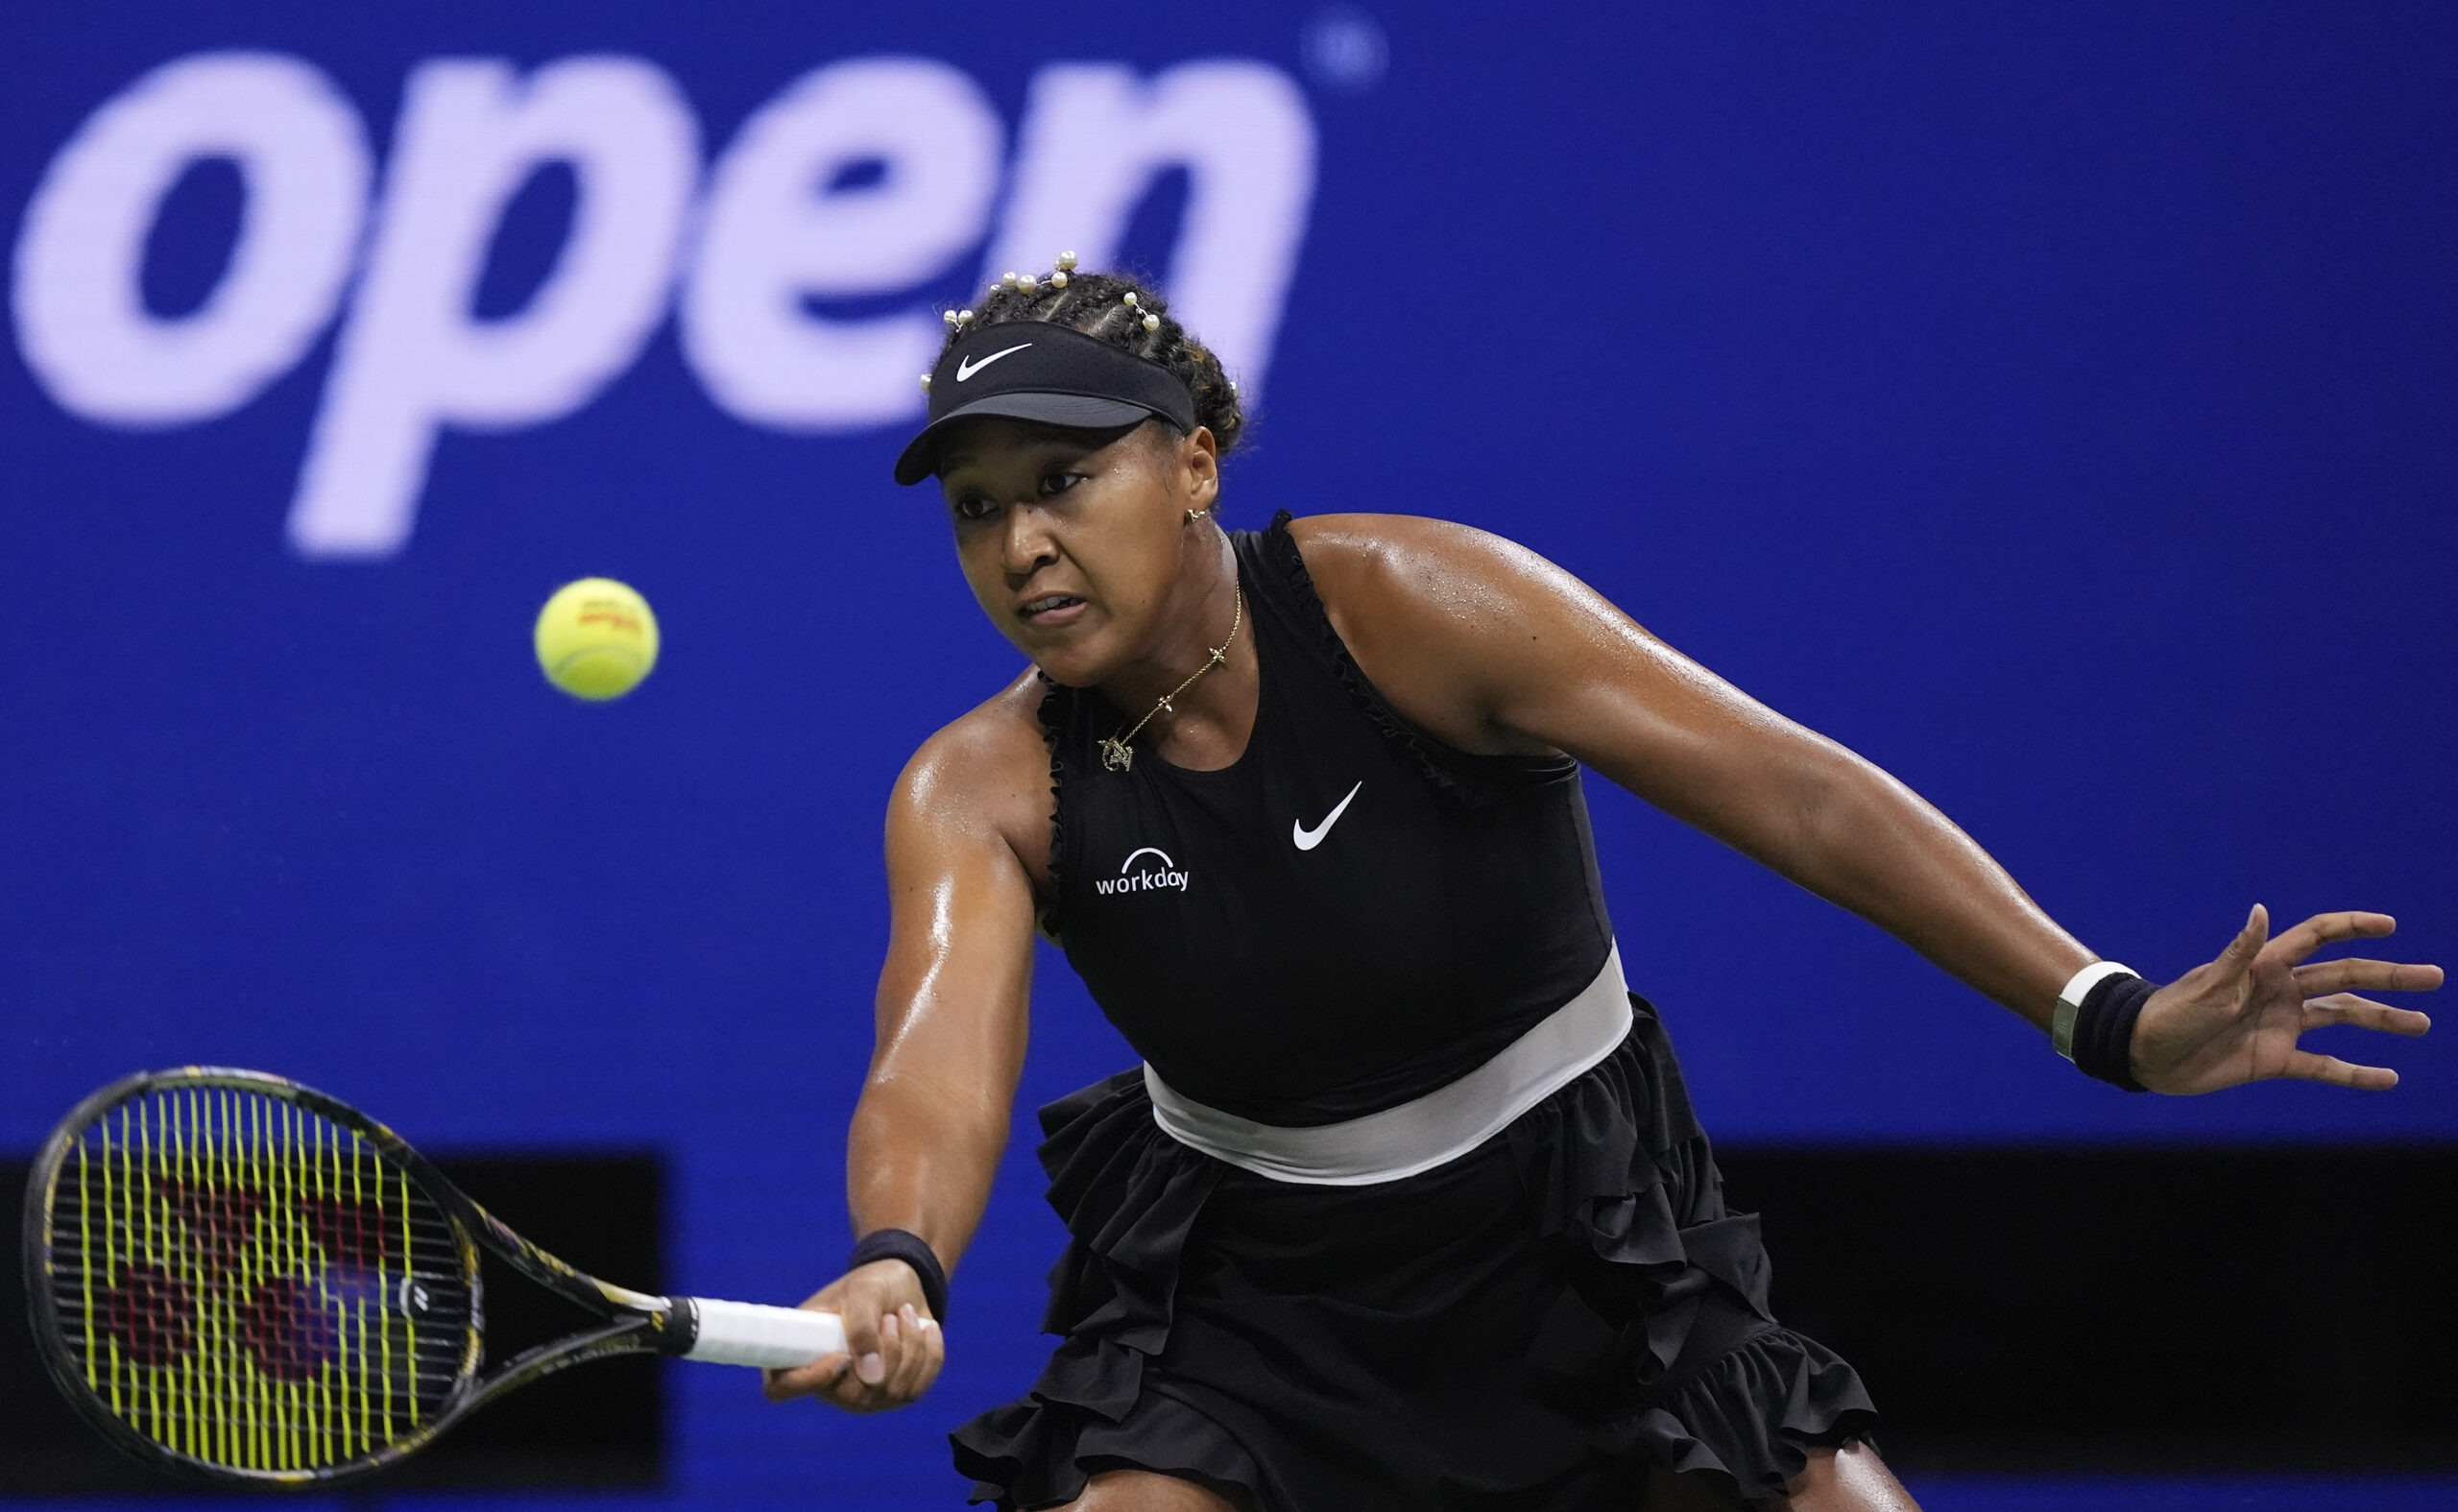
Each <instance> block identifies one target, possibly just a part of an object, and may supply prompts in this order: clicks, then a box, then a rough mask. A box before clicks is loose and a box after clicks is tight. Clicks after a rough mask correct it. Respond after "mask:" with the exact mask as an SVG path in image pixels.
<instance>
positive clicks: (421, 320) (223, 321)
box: [11, 52, 1315, 558]
mask: <svg viewBox="0 0 2458 1512" xmlns="http://www.w3.org/2000/svg"><path fill="white" fill-rule="evenodd" d="M702 147H703V144H702V141H701V130H700V122H699V119H698V117H697V115H696V114H695V113H694V111H693V109H692V108H691V105H690V102H689V101H687V99H686V98H685V97H684V95H683V92H682V90H681V88H680V87H679V86H678V85H677V84H676V83H675V82H674V80H673V79H672V78H671V77H670V76H669V75H668V74H667V73H666V72H665V71H664V70H663V69H662V68H660V67H659V66H658V65H657V64H655V63H653V62H650V61H648V60H644V59H639V58H624V57H611V56H590V57H577V58H566V59H562V60H557V61H553V62H549V63H546V64H544V65H543V66H542V67H539V68H536V69H533V70H530V71H528V72H523V71H522V70H521V69H520V68H518V66H517V65H515V64H514V63H512V62H511V61H509V60H502V59H492V58H446V59H436V60H429V61H426V62H422V63H420V64H418V65H417V66H416V67H414V68H412V69H411V70H410V74H409V78H408V80H407V82H406V84H405V85H404V87H403V92H402V102H401V111H400V116H399V118H398V121H397V122H396V123H395V125H394V129H393V135H392V142H391V146H390V150H389V155H388V156H386V158H385V159H384V160H383V161H382V163H381V164H380V165H379V164H378V162H377V160H376V158H375V156H374V153H373V152H372V150H371V148H370V145H369V133H368V130H367V123H366V122H365V121H364V120H363V119H362V117H361V116H360V113H359V111H358V110H357V109H356V108H355V107H354V106H353V105H352V104H351V103H350V101H349V99H348V98H347V97H346V96H345V95H344V94H343V93H342V91H341V90H340V88H339V87H338V86H337V85H336V84H334V83H333V81H332V80H331V79H330V78H329V77H327V76H326V75H325V72H324V71H323V70H322V69H320V68H318V67H317V66H316V65H315V64H313V63H311V62H309V61H307V60H303V59H300V58H295V57H291V56H288V55H284V54H278V53H270V52H217V53H204V54H198V55H195V56H192V57H187V58H181V59H178V60H173V61H171V62H168V63H165V64H163V65H161V66H160V67H158V68H157V69H155V70H154V71H153V72H151V73H149V74H147V75H145V76H144V77H143V78H140V79H138V80H137V81H136V82H135V83H134V84H131V85H130V86H129V87H128V88H127V89H125V90H124V91H122V92H121V93H120V94H118V95H117V96H115V97H113V98H111V99H110V100H108V101H106V102H105V103H104V104H103V105H102V106H101V107H100V108H97V109H96V110H95V111H94V113H93V114H92V115H91V116H89V117H87V118H86V120H85V121H84V124H83V125H82V126H81V127H80V128H79V129H78V130H77V132H75V133H74V134H73V135H72V136H71V137H70V138H69V139H68V140H67V142H66V143H65V144H64V145H62V146H61V147H60V151H59V153H58V154H57V155H56V156H54V157H53V158H52V160H51V163H50V165H49V167H48V168H47V169H46V171H45V173H44V175H43V178H42V180H41V182H40V184H39V185H38V186H37V187H36V191H35V194H34V197H33V198H32V200H31V201H30V202H29V203H28V204H27V207H26V214H25V217H24V221H23V225H22V229H21V231H20V234H19V236H18V240H17V245H16V250H15V262H14V268H13V274H12V297H11V309H12V316H13V319H14V324H15V332H16V339H17V346H18V348H19V350H20V352H21V353H22V354H23V355H24V357H25V360H26V364H27V366H28V367H29V368H30V369H31V370H32V371H33V372H34V375H35V377H36V380H37V381H38V382H39V383H40V384H41V385H42V387H43V389H44V391H45V392H46V393H48V394H49V395H50V396H51V397H52V398H53V399H54V400H55V401H56V402H57V403H59V405H60V407H61V408H62V409H64V410H66V411H68V412H69V413H70V414H73V415H76V416H78V417H80V418H82V419H84V420H89V421H92V422H94V423H97V424H102V425H109V426H116V427H124V428H131V429H153V428H162V427H168V426H176V425H186V424H193V423H197V422H201V421H206V420H215V419H217V418H219V417H221V416H224V415H228V414H229V413H230V412H232V411H234V410H236V409H238V408H240V407H241V406H243V405H245V404H247V403H249V402H250V401H251V400H253V399H254V398H255V397H256V396H258V395H260V394H262V393H263V392H264V391H265V390H266V389H267V388H268V387H270V386H271V385H272V384H274V383H275V382H276V381H277V380H278V379H279V378H280V377H281V376H282V375H283V374H284V373H286V372H289V371H291V370H292V369H293V368H294V367H296V366H297V365H298V364H299V363H300V362H301V360H302V359H303V358H305V356H306V355H307V353H308V351H309V350H310V349H311V348H313V347H314V346H315V345H316V343H317V342H318V341H319V340H320V339H321V338H322V336H323V335H324V333H325V330H326V329H327V328H328V327H332V326H334V324H336V322H338V336H337V339H336V341H335V344H334V349H333V359H332V367H331V370H330V372H328V374H327V375H326V377H325V389H324V396H323V399H322V401H321V403H320V404H319V406H318V409H317V413H316V418H315V420H314V422H313V424H312V426H311V427H310V430H309V433H308V435H307V437H306V439H305V447H304V452H303V455H302V458H301V466H300V471H299V478H298V483H297V487H296V490H295V492H294V493H293V496H292V499H291V504H290V510H289V516H288V527H287V528H288V534H289V539H290V541H291V543H292V545H293V546H294V547H296V548H297V549H298V550H299V551H300V552H301V554H302V555H305V556H308V557H311V558H353V557H355V558H380V557H387V556H391V555H393V554H394V553H396V552H398V551H399V550H400V549H401V548H402V547H403V546H404V545H405V544H406V543H407V542H408V540H409V539H410V535H411V531H412V529H413V527H414V525H415V523H416V520H417V514H418V508H419V501H420V495H421V493H422V492H423V490H424V487H425V481H426V474H427V467H428V463H429V460H430V458H431V456H432V454H433V452H434V448H435V444H436V441H437V439H438V438H439V437H440V436H441V435H442V434H443V433H444V432H445V431H446V430H448V429H449V430H461V431H506V430H515V429H519V428H522V427H525V426H532V425H540V424H543V423H546V422H548V421H551V420H559V419H562V418H563V417H565V416H567V415H570V414H572V413H573V412H575V411H577V410H579V409H581V408H582V407H584V406H586V405H587V404H589V403H590V401H591V400H592V399H594V398H595V397H596V396H598V395H599V394H600V393H602V392H604V390H605V389H606V387H607V386H608V385H609V384H611V383H613V382H614V379H615V378H617V377H618V376H620V375H621V374H622V373H623V372H625V371H626V370H627V369H628V368H629V367H630V366H631V365H632V364H633V363H634V361H636V360H637V359H638V358H639V354H640V351H641V348H643V347H644V346H645V345H646V344H647V343H648V341H649V339H650V337H651V336H652V335H654V334H655V332H656V331H657V330H658V328H659V327H660V326H661V325H662V324H663V322H664V320H665V318H666V316H667V314H668V313H669V311H670V312H671V313H672V315H673V316H674V319H675V322H676V326H677V333H678V335H679V337H680V346H681V348H682V352H683V356H684V360H685V361H686V362H687V364H688V365H689V367H690V369H691V372H693V374H694V375H695V376H696V377H697V378H698V380H699V383H700V387H701V389H702V391H703V392H704V393H705V394H706V395H707V396H708V397H709V398H710V400H711V402H712V403H714V404H715V405H716V406H717V407H718V408H720V409H722V410H724V411H725V412H727V413H728V414H730V415H733V416H735V417H736V418H737V419H739V420H743V421H745V422H746V423H749V424H753V425H758V426H761V427H765V428H769V429H776V430H785V431H801V432H818V433H826V432H845V431H856V430H865V429H870V428H874V427H880V426H888V425H899V424H904V423H907V422H910V421H911V420H915V419H917V418H918V417H919V416H920V415H921V413H922V409H923V404H922V395H921V393H920V390H919V389H918V387H917V386H916V385H915V383H914V377H915V375H916V374H918V373H920V372H924V371H925V370H927V369H928V367H929V365H930V363H931V361H932V360H933V359H934V358H935V357H936V355H937V353H938V349H939V345H940V341H941V338H942V336H943V334H944V327H943V325H942V324H941V323H940V320H939V317H938V313H937V312H936V311H935V310H933V309H930V308H928V307H926V305H925V304H924V302H923V300H922V299H921V297H920V294H919V293H918V290H919V289H920V287H921V286H922V285H924V284H926V283H928V282H930V281H932V280H936V279H940V278H943V277H946V276H949V275H951V274H952V273H954V272H956V271H958V270H959V269H960V267H962V266H963V265H964V264H966V263H967V262H969V261H971V260H972V259H975V258H979V259H980V260H979V262H978V263H977V264H976V267H977V268H978V269H979V270H981V271H983V272H984V273H985V274H986V275H987V276H991V277H995V276H997V274H998V273H999V272H1000V271H1002V270H1005V269H1011V268H1012V269H1028V268H1039V267H1044V266H1047V265H1048V261H1049V259H1050V258H1051V257H1052V256H1053V255H1054V254H1055V253H1056V252H1058V251H1059V250H1060V249H1062V248H1069V249H1072V250H1074V251H1075V252H1078V253H1079V254H1080V255H1081V256H1082V257H1083V259H1084V261H1085V263H1086V264H1087V265H1088V266H1091V267H1096V268H1098V267H1102V266H1104V265H1105V264H1106V263H1107V262H1108V261H1109V260H1110V258H1111V257H1112V255H1113V253H1114V252H1115V251H1116V249H1117V248H1118V246H1119V244H1120V242H1121V238H1122V237H1123V235H1124V234H1125V230H1126V223H1127V221H1128V219H1129V217H1130V216H1131V215H1132V213H1133V211H1134V209H1135V206H1136V205H1137V204H1138V202H1139V201H1140V200H1141V199H1142V198H1143V196H1144V195H1145V192H1146V191H1147V190H1148V189H1149V187H1150V186H1151V184H1152V182H1153V181H1154V180H1155V179H1157V178H1158V177H1159V176H1160V175H1162V174H1164V173H1168V172H1171V171H1174V170H1180V169H1183V170H1184V171H1185V172H1186V174H1187V180H1188V195H1187V202H1186V210H1185V214H1184V218H1183V222H1182V224H1181V227H1180V229H1179V233H1178V237H1177V241H1176V244H1175V246H1174V248H1173V249H1172V251H1171V252H1170V254H1169V259H1168V264H1167V266H1166V268H1165V269H1164V270H1163V271H1162V275H1163V281H1164V282H1165V283H1166V284H1167V286H1168V288H1169V292H1170V296H1171V299H1172V300H1173V302H1174V305H1175V308H1176V310H1177V313H1178V314H1179V315H1181V316H1182V317H1183V318H1184V319H1185V320H1186V322H1187V324H1189V325H1190V326H1192V327H1193V328H1194V329H1196V330H1199V331H1201V332H1203V333H1204V337H1205V340H1206V341H1207V342H1209V343H1210V344H1211V345H1212V347H1213V348H1214V349H1215V350H1216V351H1217V352H1218V353H1219V355H1220V358H1221V360H1222V363H1223V365H1224V366H1225V367H1226V368H1227V369H1228V371H1229V372H1230V373H1231V374H1232V375H1233V376H1235V377H1236V378H1237V379H1238V381H1239V383H1240V385H1241V391H1242V392H1243V393H1244V394H1246V395H1247V396H1248V397H1249V399H1250V400H1251V398H1252V397H1253V396H1255V395H1256V394H1257V393H1258V392H1259V391H1260V389H1261V386H1262V383H1263V377H1264V368H1265V359H1266V357H1267V356H1268V354H1269V352H1270V349H1271V344H1272V337H1273V334H1274V332H1275V330H1276V329H1277V327H1278V325H1279V323H1280V315H1281V307H1282V302H1283V299H1284V297H1285V294H1286V292H1287V289H1288V285H1289V275H1290V271H1291V267H1292V264H1293V262H1294V260H1295V257H1296V252H1297V247H1298V243H1299V240H1300V239H1301V237H1302V236H1303V233H1304V230H1305V223H1306V217H1307V212H1308V209H1309V206H1310V204H1311V203H1312V200H1313V188H1314V155H1315V133H1314V125H1313V116H1312V115H1311V113H1310V112H1309V110H1308V108H1307V104H1306V99H1305V96H1304V95H1303V93H1302V92H1301V91H1300V90H1299V89H1298V87H1297V85H1296V84H1294V83H1293V82H1292V81H1291V80H1290V79H1289V77H1288V76H1287V75H1286V74H1284V73H1282V72H1280V71H1279V70H1278V69H1275V68H1272V67H1270V66H1268V65H1266V64H1264V63H1260V62H1255V61H1251V60H1238V59H1221V60H1197V61H1191V62H1185V63H1181V64H1178V65H1177V66H1175V67H1172V68H1169V69H1165V70H1163V71H1161V72H1159V73H1156V74H1151V75H1144V74H1141V73H1139V72H1137V71H1136V70H1135V69H1133V68H1130V67H1127V66H1124V65H1122V64H1111V63H1053V64H1050V65H1048V66H1047V67H1045V68H1043V69H1042V70H1041V71H1040V72H1039V73H1038V74H1036V75H1035V76H1034V78H1033V81H1032V84H1031V87H1030V89H1029V90H1028V91H1027V94H1026V97H1025V103H1024V110H1023V113H1022V119H1021V121H1020V122H1019V124H1018V125H1017V128H1016V130H1015V132H1014V135H1013V140H1012V142H1011V141H1010V137H1009V132H1008V129H1007V123H1006V122H1005V121H1003V120H1002V119H1001V118H1000V114H999V112H998V111H997V109H996V108H994V107H993V106H992V104H991V103H990V100H989V99H988V97H987V96H986V95H985V94H984V93H983V92H982V89H981V86H980V85H979V84H976V82H975V81H974V80H973V79H972V78H971V77H970V76H969V75H967V74H965V73H964V72H962V71H961V70H959V69H957V68H954V67H952V66H951V65H949V64H947V63H944V62H939V61H936V60H929V59H923V58H909V57H899V58H860V59H850V60H842V61H837V62H831V63H829V64H827V65H825V66H823V67H819V68H815V69H813V70H811V71H810V72H808V73H807V74H804V75H803V76H802V77H801V78H799V79H796V80H794V81H793V82H792V83H790V84H786V85H785V87H784V88H783V90H782V91H780V92H779V93H778V94H777V95H776V96H775V97H774V98H772V99H771V100H769V101H768V103H767V104H765V105H763V106H761V107H759V108H758V109H756V110H754V111H753V112H752V113H751V115H750V117H749V118H748V119H746V120H745V121H744V122H743V124H742V126H741V127H740V129H739V130H737V131H736V132H735V134H734V137H733V139H732V140H731V141H730V142H728V143H726V144H725V145H724V146H723V147H722V148H721V149H720V150H718V151H716V152H715V153H713V154H712V155H711V156H710V157H709V159H708V160H707V161H705V162H704V158H703V151H702ZM208 160H222V161H227V162H229V163H230V164H232V165H234V166H235V167H236V169H237V170H238V174H239V178H240V181H241V183H242V185H243V188H244V193H245V207H244V210H243V213H242V215H241V217H240V227H239V230H238V233H237V237H236V240H235V243H234V245H233V247H232V249H231V252H230V256H229V265H228V267H227V269H226V270H225V271H224V273H223V274H222V276H221V280H220V282H219V283H218V284H217V285H216V286H215V287H214V289H213V290H212V292H211V293H210V294H209V295H208V296H207V297H206V298H205V301H204V302H203V303H202V304H201V305H199V306H198V307H197V308H196V309H195V310H194V311H192V312H190V313H188V314H185V315H181V316H177V317H164V316H160V315H157V314H156V313H154V312H152V311H150V310H149V309H148V308H147V307H146V303H145V300H144V297H143V293H142V288H141V281H140V280H141V275H142V272H143V262H144V257H145V245H146V240H147V237H148V235H149V233H150V232H151V231H152V229H153V228H154V225H155V223H156V221H157V219H158V217H159V215H160V213H161V208H162V204H163V201H164V199H165V197H166V196H167V195H168V194H169V193H170V192H171V190H172V188H173V187H174V186H175V185H176V184H177V183H178V182H179V181H180V180H181V177H182V176H183V175H185V174H186V173H187V172H188V170H189V169H191V168H193V167H194V166H196V165H197V164H199V163H201V162H205V161H208ZM555 164H565V165H568V167H569V168H570V170H571V173H572V176H573V180H574V184H575V203H574V204H573V209H572V216H571V227H570V230H569V232H568V233H567V234H566V238H565V242H564V245H563V247H562V249H561V251H560V252H559V254H558V256H557V258H556V261H555V263H554V266H553V269H552V271H551V272H550V273H548V274H547V276H546V277H545V280H544V282H543V283H542V285H541V286H540V287H539V288H538V290H537V292H536V293H535V294H534V295H533V296H531V298H530V299H529V300H527V302H526V303H525V304H523V305H522V306H521V307H520V308H519V309H518V310H516V311H514V312H513V313H511V314H510V315H507V316H505V317H503V318H501V319H492V320H482V319H479V318H477V317H476V316H475V315H474V314H473V311H472V305H473V301H474V299H475V296H476V291H477V287H478V282H479V279H480V278H481V276H483V274H484V272H485V263H486V258H487V252H488V248H489V246H490V244H491V242H492V240H493V237H494V232H495V229H496V228H497V226H498V225H499V223H500V222H501V220H502V218H503V215H504V211H505V208H506V206H507V205H508V204H511V202H512V201H513V199H514V197H515V196H516V195H517V194H518V192H519V190H520V188H521V186H522V185H523V184H524V183H526V182H527V181H528V180H529V179H530V177H531V176H532V175H533V174H535V173H536V172H537V171H538V170H539V169H541V168H542V167H547V166H551V165H555ZM379 167H380V171H379ZM994 212H995V215H996V224H994ZM906 292H911V294H912V298H911V301H910V303H909V304H906V305H904V307H898V306H897V303H896V297H897V296H898V295H899V294H900V293H906ZM814 300H837V301H843V300H863V301H866V307H868V308H871V309H874V310H877V309H879V308H880V305H878V304H877V303H871V302H869V301H878V300H885V301H887V302H886V307H885V312H884V313H873V314H868V315H861V316H846V315H839V316H830V315H823V314H821V313H819V312H817V311H816V310H814V309H813V308H812V307H811V301H814Z"/></svg>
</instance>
